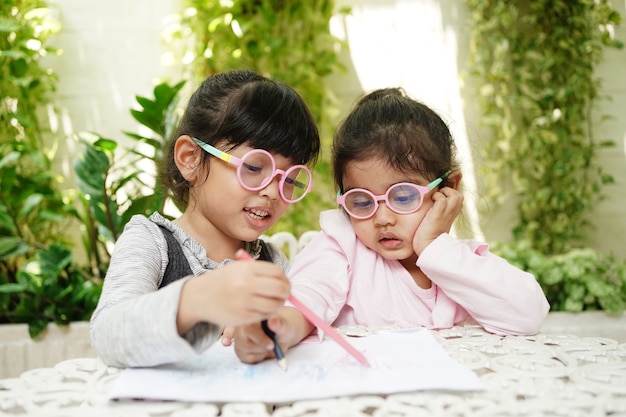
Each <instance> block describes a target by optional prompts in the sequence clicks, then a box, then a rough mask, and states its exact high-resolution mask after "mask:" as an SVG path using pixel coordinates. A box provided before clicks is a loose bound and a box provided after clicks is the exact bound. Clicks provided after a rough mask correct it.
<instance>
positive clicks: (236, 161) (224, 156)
mask: <svg viewBox="0 0 626 417" xmlns="http://www.w3.org/2000/svg"><path fill="white" fill-rule="evenodd" d="M192 139H193V141H194V142H195V143H196V145H198V146H199V147H201V148H202V149H203V150H205V151H206V152H207V153H209V154H211V155H213V156H214V157H216V158H219V159H221V160H222V161H225V162H228V163H229V164H232V165H234V166H236V167H237V180H238V181H239V185H241V186H242V187H243V188H245V189H246V190H249V191H258V190H262V189H263V188H265V187H267V185H268V184H269V183H270V182H272V180H273V179H274V177H276V175H280V176H281V178H280V181H279V183H278V191H279V192H280V197H281V198H282V199H283V201H285V202H286V203H290V204H291V203H296V202H298V201H300V200H302V199H303V198H304V196H306V195H307V194H308V193H309V192H310V191H311V190H312V189H313V175H312V174H311V170H310V169H309V168H308V167H307V166H305V165H294V166H292V167H289V169H288V170H287V171H283V170H282V169H279V168H276V161H275V160H274V157H273V156H272V154H271V153H269V152H268V151H266V150H265V149H252V150H251V151H248V152H246V154H245V155H244V156H242V157H241V158H237V157H236V156H234V155H231V154H228V153H226V152H224V151H220V150H219V149H217V148H216V147H215V146H211V145H209V144H208V143H206V142H203V141H201V140H200V139H197V138H192ZM256 153H260V154H264V155H266V156H268V157H269V159H270V161H272V175H270V176H269V177H267V178H266V180H265V181H263V182H262V183H261V185H259V186H258V187H250V186H248V185H246V184H245V183H244V182H243V180H242V179H241V167H242V166H243V160H244V159H246V157H247V156H248V155H252V154H256ZM295 169H303V170H305V171H306V172H307V173H308V175H309V185H308V186H307V188H306V189H305V190H304V192H303V193H302V195H301V196H300V197H298V198H297V199H295V200H291V199H288V198H287V197H285V194H284V193H283V187H284V186H285V179H286V178H288V175H287V174H288V173H289V172H291V171H293V170H295Z"/></svg>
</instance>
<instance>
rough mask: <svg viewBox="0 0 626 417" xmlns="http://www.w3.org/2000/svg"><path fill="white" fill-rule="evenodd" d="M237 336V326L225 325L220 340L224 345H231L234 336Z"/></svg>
mask: <svg viewBox="0 0 626 417" xmlns="http://www.w3.org/2000/svg"><path fill="white" fill-rule="evenodd" d="M234 337H235V327H234V326H224V327H223V328H222V337H221V338H220V341H221V342H222V345H224V346H230V345H231V343H233V338H234Z"/></svg>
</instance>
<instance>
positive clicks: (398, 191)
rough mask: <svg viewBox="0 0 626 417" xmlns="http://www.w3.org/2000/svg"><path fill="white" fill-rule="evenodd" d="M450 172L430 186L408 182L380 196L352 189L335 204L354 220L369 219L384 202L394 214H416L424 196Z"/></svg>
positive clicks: (448, 173) (362, 189)
mask: <svg viewBox="0 0 626 417" xmlns="http://www.w3.org/2000/svg"><path fill="white" fill-rule="evenodd" d="M450 172H451V171H448V172H446V173H445V174H443V175H442V176H441V177H439V178H437V179H436V180H434V181H433V182H431V183H430V184H428V185H426V186H424V185H417V184H413V183H410V182H401V183H399V184H394V185H392V186H391V187H389V188H388V189H387V192H386V193H385V194H382V195H375V194H373V193H372V192H371V191H369V190H366V189H364V188H354V189H352V190H350V191H348V192H347V193H345V194H343V195H340V196H338V197H337V203H338V204H341V206H342V207H343V208H344V210H345V211H346V212H347V213H348V214H349V215H350V216H351V217H354V218H355V219H369V218H370V217H372V216H373V215H374V213H376V210H378V202H379V201H384V202H385V204H386V205H387V207H389V209H390V210H391V211H393V212H394V213H398V214H410V213H414V212H416V211H417V210H418V209H419V208H420V207H421V206H422V202H423V201H424V196H425V195H426V194H428V192H429V191H430V190H432V189H433V188H435V187H436V186H437V185H439V184H440V183H441V182H442V181H443V180H444V179H445V178H446V177H447V176H448V175H450Z"/></svg>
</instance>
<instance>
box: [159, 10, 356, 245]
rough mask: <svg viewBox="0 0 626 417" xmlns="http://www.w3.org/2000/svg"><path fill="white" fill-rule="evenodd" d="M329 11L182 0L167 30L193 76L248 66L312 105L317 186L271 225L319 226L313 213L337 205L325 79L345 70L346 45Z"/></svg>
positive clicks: (332, 112) (332, 110) (332, 111)
mask: <svg viewBox="0 0 626 417" xmlns="http://www.w3.org/2000/svg"><path fill="white" fill-rule="evenodd" d="M335 12H336V11H335V10H334V2H333V1H329V0H313V1H306V2H302V1H294V0H287V1H272V0H234V1H230V2H223V1H219V0H185V1H184V2H183V11H182V12H181V14H180V22H179V26H178V27H177V28H173V29H172V30H171V31H170V32H169V37H168V39H167V40H168V44H169V47H170V50H171V53H172V55H174V56H175V57H176V59H175V61H176V62H185V63H186V64H185V68H186V69H187V73H189V74H190V76H191V77H192V78H193V79H194V80H196V81H197V82H199V81H200V80H203V79H204V78H206V77H207V76H208V75H210V74H213V73H215V72H221V71H226V70H229V69H236V68H250V69H253V70H255V71H257V72H259V73H261V74H264V75H267V76H270V77H272V78H275V79H278V80H280V81H283V82H285V83H287V84H288V85H290V86H292V87H294V88H295V89H296V90H297V91H298V92H299V93H300V94H301V95H302V96H303V98H304V99H305V101H306V102H307V104H308V105H309V107H310V108H311V111H312V113H313V115H314V116H315V118H316V120H317V123H318V126H319V128H320V135H321V137H322V141H323V143H324V144H325V145H326V146H324V147H323V151H322V158H321V160H320V162H319V163H318V164H317V166H316V167H315V170H314V183H315V188H314V189H313V191H312V193H311V195H309V196H307V197H306V198H305V199H304V200H302V201H301V202H298V204H297V205H295V206H294V207H292V208H291V209H290V210H289V211H288V212H287V213H286V214H285V215H284V216H283V217H282V218H281V220H280V221H279V222H278V224H277V225H276V226H274V228H272V231H271V232H277V231H281V230H287V231H290V232H292V233H296V234H300V233H302V232H304V231H306V230H311V229H317V228H318V227H319V226H318V213H319V212H320V211H321V210H323V209H326V208H332V207H336V204H335V203H334V192H333V185H332V175H331V173H330V164H329V154H330V152H329V151H330V149H329V148H330V147H329V145H330V138H331V136H332V132H333V131H334V126H335V124H336V121H337V120H336V118H337V115H338V108H337V106H336V99H335V95H334V94H333V91H332V90H330V89H329V88H328V86H327V85H326V84H325V82H324V81H325V78H326V77H327V76H328V75H330V74H332V73H335V72H337V71H342V70H343V69H344V67H343V65H342V64H341V62H340V60H339V56H338V51H339V50H340V49H341V48H343V47H344V46H345V45H343V43H342V42H341V41H340V40H339V39H337V38H335V37H334V36H332V34H331V33H330V30H329V21H330V19H331V17H332V16H333V14H334V13H335ZM348 12H349V9H347V8H344V9H341V10H339V13H348ZM271 232H270V233H271Z"/></svg>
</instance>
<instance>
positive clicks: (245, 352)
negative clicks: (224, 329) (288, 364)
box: [234, 323, 274, 363]
mask: <svg viewBox="0 0 626 417" xmlns="http://www.w3.org/2000/svg"><path fill="white" fill-rule="evenodd" d="M234 341H235V343H234V346H235V353H236V354H237V357H239V359H240V360H241V361H242V362H244V363H257V362H260V361H262V360H264V359H267V358H272V357H274V352H273V348H274V342H273V341H272V339H270V338H269V337H268V336H267V335H266V334H265V332H263V330H262V329H261V325H260V323H255V324H250V325H246V326H238V327H237V328H236V330H235V332H234Z"/></svg>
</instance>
